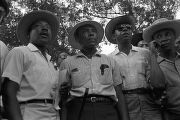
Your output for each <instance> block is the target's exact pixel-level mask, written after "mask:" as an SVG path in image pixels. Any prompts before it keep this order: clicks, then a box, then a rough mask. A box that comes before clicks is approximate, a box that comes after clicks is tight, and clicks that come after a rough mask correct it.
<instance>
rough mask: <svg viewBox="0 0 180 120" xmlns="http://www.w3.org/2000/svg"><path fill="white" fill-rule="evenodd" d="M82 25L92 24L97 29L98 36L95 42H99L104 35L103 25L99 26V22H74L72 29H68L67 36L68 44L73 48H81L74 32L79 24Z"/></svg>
mask: <svg viewBox="0 0 180 120" xmlns="http://www.w3.org/2000/svg"><path fill="white" fill-rule="evenodd" d="M84 25H92V26H94V27H95V28H96V30H97V36H98V39H97V40H98V42H97V43H100V42H101V40H102V38H103V36H104V29H103V27H102V26H101V24H99V23H98V22H96V21H84V22H80V23H78V24H76V25H75V26H74V27H73V28H72V30H71V31H70V34H69V37H68V41H69V44H70V45H71V46H72V47H73V48H76V49H81V48H82V46H81V45H80V44H79V43H78V40H76V38H75V33H76V30H77V29H78V28H79V27H81V26H84Z"/></svg>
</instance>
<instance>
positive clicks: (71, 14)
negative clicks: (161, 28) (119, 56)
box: [0, 0, 180, 61]
mask: <svg viewBox="0 0 180 120" xmlns="http://www.w3.org/2000/svg"><path fill="white" fill-rule="evenodd" d="M179 5H180V1H179V0H12V1H11V8H10V13H9V16H8V17H7V18H6V20H5V22H4V24H3V25H2V26H1V30H0V36H1V40H2V41H4V42H5V43H6V44H7V45H8V46H9V47H14V46H19V45H21V43H20V41H18V39H17V37H16V27H17V24H18V21H19V20H20V18H21V17H22V16H23V15H24V14H25V13H27V12H30V11H33V10H38V9H43V10H49V11H51V12H53V13H54V14H55V15H57V17H58V18H59V21H60V28H59V33H58V36H57V40H58V43H59V44H54V45H51V46H49V53H50V54H51V56H53V60H54V61H55V60H56V59H57V53H59V51H62V52H67V53H68V54H70V55H73V54H75V53H76V52H77V50H75V49H73V48H71V46H69V45H68V41H67V39H68V37H67V36H68V33H69V31H70V29H71V28H72V27H73V26H74V25H75V24H76V23H78V22H81V21H84V20H95V21H98V22H100V23H101V24H102V26H104V27H105V25H106V23H107V22H108V21H109V20H110V19H112V18H114V17H116V16H120V15H125V14H130V15H132V16H134V18H135V20H136V26H137V29H136V30H135V33H138V32H142V30H143V29H144V28H146V27H147V26H149V25H150V24H151V23H152V22H153V21H154V20H156V19H158V18H161V17H166V18H169V19H173V18H174V17H175V14H176V12H177V10H178V6H179ZM103 42H104V44H110V43H108V42H107V40H106V39H105V37H104V39H103ZM98 48H99V50H100V51H101V46H99V47H98Z"/></svg>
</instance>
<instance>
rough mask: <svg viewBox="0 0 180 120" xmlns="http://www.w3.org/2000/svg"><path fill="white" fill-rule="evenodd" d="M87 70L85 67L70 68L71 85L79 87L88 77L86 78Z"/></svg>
mask: <svg viewBox="0 0 180 120" xmlns="http://www.w3.org/2000/svg"><path fill="white" fill-rule="evenodd" d="M86 75H88V73H87V70H86V69H79V68H74V69H72V70H71V81H72V86H73V87H81V86H82V85H84V84H85V83H86V82H87V81H88V79H87V76H86Z"/></svg>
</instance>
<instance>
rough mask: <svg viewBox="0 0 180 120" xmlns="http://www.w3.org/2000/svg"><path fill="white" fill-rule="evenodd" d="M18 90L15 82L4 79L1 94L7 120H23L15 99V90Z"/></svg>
mask: <svg viewBox="0 0 180 120" xmlns="http://www.w3.org/2000/svg"><path fill="white" fill-rule="evenodd" d="M18 90H19V85H18V84H17V83H16V82H13V81H11V80H9V79H8V78H5V79H4V83H3V85H2V95H3V105H4V108H5V111H7V114H8V119H9V120H23V119H22V115H21V111H20V105H19V102H18V100H17V97H16V95H17V91H18Z"/></svg>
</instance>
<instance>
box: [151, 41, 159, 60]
mask: <svg viewBox="0 0 180 120" xmlns="http://www.w3.org/2000/svg"><path fill="white" fill-rule="evenodd" d="M155 46H156V42H155V41H151V42H150V43H149V50H150V51H151V54H152V55H155V56H156V57H157V56H158V50H157V48H156V47H155Z"/></svg>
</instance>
